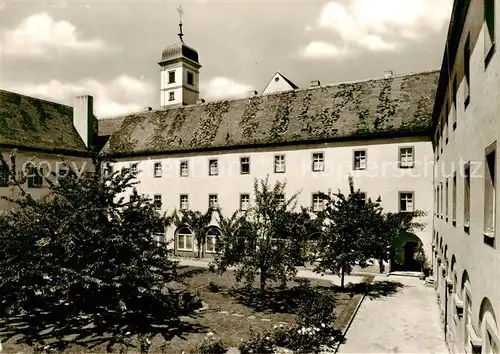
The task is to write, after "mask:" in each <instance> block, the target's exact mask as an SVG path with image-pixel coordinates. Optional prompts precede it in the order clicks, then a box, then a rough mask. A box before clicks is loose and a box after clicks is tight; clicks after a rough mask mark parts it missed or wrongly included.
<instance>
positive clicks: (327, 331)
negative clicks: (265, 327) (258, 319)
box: [273, 323, 339, 353]
mask: <svg viewBox="0 0 500 354" xmlns="http://www.w3.org/2000/svg"><path fill="white" fill-rule="evenodd" d="M338 339H339V331H337V330H335V329H334V328H333V327H332V326H327V325H326V324H325V323H322V324H320V325H319V326H317V327H316V326H310V327H305V326H298V325H296V326H292V327H281V328H278V329H276V331H275V332H274V335H273V342H274V344H275V345H276V346H278V347H283V348H287V349H291V350H294V351H296V352H297V353H318V352H320V351H321V347H322V346H329V347H332V346H333V345H334V344H335V343H337V341H338Z"/></svg>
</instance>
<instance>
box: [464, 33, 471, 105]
mask: <svg viewBox="0 0 500 354" xmlns="http://www.w3.org/2000/svg"><path fill="white" fill-rule="evenodd" d="M464 95H465V97H464V99H465V102H464V104H465V108H467V106H468V105H469V102H470V34H469V35H468V36H467V40H466V41H465V48H464Z"/></svg>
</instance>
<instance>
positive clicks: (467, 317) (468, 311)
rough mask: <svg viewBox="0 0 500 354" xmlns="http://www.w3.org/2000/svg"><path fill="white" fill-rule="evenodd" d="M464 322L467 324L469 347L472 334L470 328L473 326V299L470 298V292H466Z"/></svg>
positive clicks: (466, 336) (466, 342) (467, 343)
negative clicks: (470, 334)
mask: <svg viewBox="0 0 500 354" xmlns="http://www.w3.org/2000/svg"><path fill="white" fill-rule="evenodd" d="M464 306H465V308H464V324H465V326H464V327H465V336H464V340H465V343H464V344H465V346H464V347H465V348H467V349H468V348H469V343H470V342H469V341H470V336H469V330H468V329H469V328H470V327H472V300H471V298H470V295H469V294H468V293H465V303H464Z"/></svg>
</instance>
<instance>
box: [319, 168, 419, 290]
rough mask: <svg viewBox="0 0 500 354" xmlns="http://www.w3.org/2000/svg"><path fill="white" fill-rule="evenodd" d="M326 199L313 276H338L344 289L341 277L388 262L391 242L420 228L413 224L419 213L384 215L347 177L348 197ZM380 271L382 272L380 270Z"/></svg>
mask: <svg viewBox="0 0 500 354" xmlns="http://www.w3.org/2000/svg"><path fill="white" fill-rule="evenodd" d="M323 197H324V198H325V199H326V206H325V210H324V211H322V212H320V213H318V215H319V217H320V219H322V220H323V232H322V237H320V238H319V240H318V243H317V254H318V256H319V261H318V263H317V266H316V268H315V271H316V272H324V271H326V270H329V271H331V272H332V273H335V274H339V275H340V277H341V287H344V278H345V274H350V273H351V271H352V269H353V267H354V266H355V265H358V266H360V267H362V268H364V267H367V266H368V265H369V264H370V263H371V261H372V260H379V264H380V266H381V268H382V267H383V261H387V260H389V259H390V249H391V245H392V241H393V240H394V238H395V237H396V236H397V235H399V233H400V232H401V231H408V230H414V229H418V228H420V227H423V224H422V223H419V222H416V221H414V218H415V217H418V216H422V215H423V214H425V213H423V212H421V211H416V212H411V213H407V212H401V213H384V212H383V208H382V206H381V199H380V197H378V198H377V199H376V200H375V201H373V200H372V199H371V198H368V200H365V196H364V195H363V194H362V193H361V192H360V191H359V190H355V188H354V181H353V179H352V177H349V194H348V195H344V194H343V193H341V192H340V191H339V192H338V193H336V194H334V195H331V194H328V195H327V194H323ZM381 270H382V269H381Z"/></svg>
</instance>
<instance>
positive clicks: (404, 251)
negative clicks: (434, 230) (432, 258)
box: [391, 231, 422, 271]
mask: <svg viewBox="0 0 500 354" xmlns="http://www.w3.org/2000/svg"><path fill="white" fill-rule="evenodd" d="M421 246H422V241H421V240H420V238H419V237H418V236H417V235H415V234H414V233H411V232H406V231H403V232H401V233H400V234H399V235H398V237H396V238H395V239H394V241H393V243H392V250H393V257H392V260H391V271H397V270H402V271H421V270H422V269H421V266H420V263H419V262H418V261H417V260H415V253H416V251H417V250H419V248H420V247H421Z"/></svg>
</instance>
